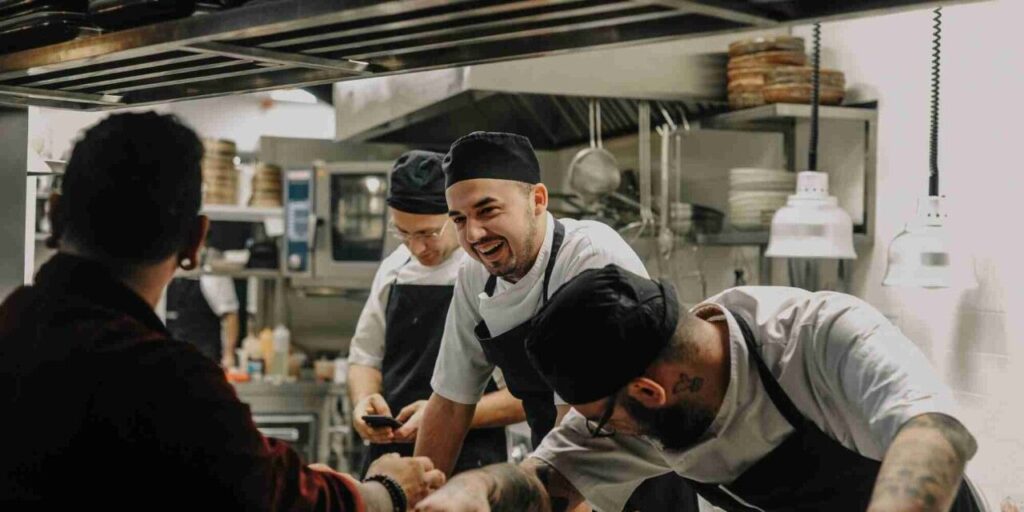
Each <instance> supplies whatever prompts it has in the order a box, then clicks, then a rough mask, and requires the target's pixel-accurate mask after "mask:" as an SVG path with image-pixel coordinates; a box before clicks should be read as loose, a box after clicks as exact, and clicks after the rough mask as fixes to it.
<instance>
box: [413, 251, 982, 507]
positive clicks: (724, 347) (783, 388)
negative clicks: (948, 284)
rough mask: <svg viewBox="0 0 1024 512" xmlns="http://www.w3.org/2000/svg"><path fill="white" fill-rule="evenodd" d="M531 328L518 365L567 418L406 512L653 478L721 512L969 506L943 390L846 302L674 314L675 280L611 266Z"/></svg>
mask: <svg viewBox="0 0 1024 512" xmlns="http://www.w3.org/2000/svg"><path fill="white" fill-rule="evenodd" d="M532 327H533V331H532V335H531V336H530V338H529V339H528V340H527V343H526V346H527V352H528V354H529V358H530V360H531V361H532V362H533V363H534V365H535V366H536V368H537V369H538V371H539V372H540V373H541V374H542V375H543V376H544V380H545V381H546V382H548V383H549V384H550V385H551V386H552V387H553V388H554V389H555V391H557V392H558V393H559V395H560V396H562V397H563V398H565V399H566V400H567V401H568V402H569V403H571V404H572V405H573V409H574V411H573V412H572V413H570V414H569V416H568V417H567V418H566V420H565V421H564V422H563V423H562V424H561V425H560V426H559V427H557V428H555V429H554V430H553V431H552V432H551V433H550V434H549V435H548V436H547V437H546V438H545V439H544V443H543V444H542V445H541V446H540V448H539V449H538V450H537V451H536V452H535V453H534V455H533V457H532V458H531V459H528V460H527V461H526V462H525V463H524V464H523V465H521V466H519V467H514V466H510V465H508V464H504V465H496V466H490V467H488V468H485V469H483V470H478V471H474V472H469V473H465V474H464V475H462V476H460V477H457V478H455V479H453V480H452V482H450V483H449V485H448V486H447V487H445V488H442V489H441V490H440V491H438V493H437V494H436V495H434V496H432V497H429V498H427V499H426V500H425V501H424V502H422V503H421V504H420V505H419V506H418V507H417V508H416V510H418V511H431V512H435V511H454V510H459V511H475V510H548V507H550V508H551V509H555V510H560V509H564V508H565V507H566V506H571V505H573V504H574V503H577V502H579V501H580V500H581V499H582V498H586V499H587V500H588V501H589V502H591V503H592V504H594V505H595V506H596V507H597V508H599V509H600V510H602V511H612V510H616V511H617V510H622V507H623V504H624V503H625V499H626V498H627V497H628V496H629V493H630V492H631V490H632V488H633V487H635V486H636V485H637V483H639V482H640V481H642V480H644V479H645V478H649V477H651V476H654V475H659V474H663V473H672V474H678V475H680V476H682V477H683V478H685V479H686V480H687V481H688V482H689V483H690V484H691V485H692V487H693V488H695V489H696V490H697V492H698V493H699V494H700V495H701V497H702V498H704V499H706V500H707V501H710V502H711V503H713V504H714V505H715V506H717V507H719V508H721V509H724V510H726V511H728V512H740V511H752V510H753V511H757V510H760V511H826V510H827V511H839V512H847V511H848V512H863V511H864V510H869V511H871V512H881V511H936V512H944V511H949V510H956V511H975V510H980V508H979V506H978V504H977V503H976V502H975V498H974V497H973V495H972V493H971V492H970V489H969V485H968V484H966V480H964V479H963V471H964V466H965V464H966V463H967V461H968V460H969V459H970V458H971V457H972V456H973V454H974V452H975V450H976V445H975V441H974V439H973V438H972V437H971V434H970V433H969V432H967V430H966V429H965V428H964V427H963V425H961V423H960V422H959V421H958V420H957V419H956V416H955V414H956V412H955V408H954V406H953V404H952V399H951V393H950V391H949V389H948V388H946V387H945V386H944V385H943V384H942V383H941V382H940V380H939V379H938V378H937V376H936V374H935V371H934V369H933V368H932V367H931V366H930V365H929V363H928V361H927V359H926V358H925V357H924V356H923V355H922V354H921V352H920V351H918V350H917V348H916V347H915V346H914V344H913V343H911V342H910V340H908V339H907V338H906V337H905V336H903V334H902V333H900V331H899V330H898V329H896V328H895V327H893V326H892V324H890V323H889V322H888V320H886V318H885V317H884V316H882V314H881V313H879V312H878V311H877V310H876V309H874V308H873V307H871V306H870V305H868V304H866V303H865V302H863V301H861V300H859V299H857V298H855V297H851V296H849V295H844V294H840V293H831V292H819V293H811V292H808V291H806V290H800V289H796V288H782V287H743V288H733V289H730V290H726V291H724V292H722V293H721V294H719V295H716V296H714V297H712V298H710V299H708V300H707V301H705V302H704V303H703V304H700V305H698V306H697V307H696V308H695V309H693V310H692V311H686V310H680V307H679V303H678V301H677V299H676V294H675V290H674V289H673V287H672V285H671V284H666V283H660V282H655V281H651V280H650V279H647V278H646V277H643V276H640V275H637V274H634V273H632V272H630V271H628V270H626V269H623V268H621V267H618V266H615V265H609V266H607V267H605V268H603V269H595V270H588V271H586V272H583V273H581V274H580V275H578V276H576V277H575V278H574V279H573V280H572V281H571V282H569V283H568V284H567V285H565V286H564V287H563V288H562V289H561V290H559V291H558V292H557V293H555V294H554V295H553V296H552V297H551V300H550V301H549V302H548V304H547V305H546V306H545V307H544V308H543V309H542V310H541V311H540V313H538V315H537V316H536V318H535V319H534V321H533V325H532ZM488 507H489V508H488ZM658 510H672V509H671V508H667V509H658Z"/></svg>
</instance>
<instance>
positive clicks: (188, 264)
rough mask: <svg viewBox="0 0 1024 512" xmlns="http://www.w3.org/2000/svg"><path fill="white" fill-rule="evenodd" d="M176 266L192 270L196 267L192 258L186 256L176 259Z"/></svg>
mask: <svg viewBox="0 0 1024 512" xmlns="http://www.w3.org/2000/svg"><path fill="white" fill-rule="evenodd" d="M178 266H179V267H181V269H182V270H194V269H195V268H196V264H195V263H194V262H193V261H192V258H189V257H188V256H186V257H184V258H181V260H179V261H178Z"/></svg>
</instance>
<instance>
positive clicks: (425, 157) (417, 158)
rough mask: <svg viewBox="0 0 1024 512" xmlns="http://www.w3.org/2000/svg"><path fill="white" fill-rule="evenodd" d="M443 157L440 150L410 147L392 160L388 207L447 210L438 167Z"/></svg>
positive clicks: (434, 212) (424, 211)
mask: <svg viewBox="0 0 1024 512" xmlns="http://www.w3.org/2000/svg"><path fill="white" fill-rule="evenodd" d="M443 158H444V155H442V154H440V153H434V152H432V151H420V150H414V151H410V152H408V153H406V154H404V155H402V156H401V157H399V158H398V160H395V165H394V167H392V168H391V186H390V187H388V206H390V207H392V208H394V209H396V210H401V211H403V212H406V213H416V214H424V215H440V214H444V213H448V202H447V201H446V200H445V197H444V190H445V188H444V172H443V171H442V170H441V160H442V159H443Z"/></svg>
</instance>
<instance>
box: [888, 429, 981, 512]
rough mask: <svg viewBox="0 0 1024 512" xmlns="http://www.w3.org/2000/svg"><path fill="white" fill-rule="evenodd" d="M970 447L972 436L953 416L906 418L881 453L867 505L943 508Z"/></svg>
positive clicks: (971, 450) (970, 453) (955, 487)
mask: <svg viewBox="0 0 1024 512" xmlns="http://www.w3.org/2000/svg"><path fill="white" fill-rule="evenodd" d="M936 434H938V435H936ZM975 451H977V443H976V442H975V440H974V438H973V437H972V436H971V434H970V433H969V432H967V429H965V428H964V427H963V425H961V424H960V423H959V422H958V421H956V420H955V419H953V418H950V417H949V416H945V415H943V414H934V413H933V414H923V415H920V416H917V417H915V418H913V419H911V420H910V421H908V422H907V423H906V424H905V425H904V426H903V427H902V428H901V429H900V431H899V433H898V434H897V435H896V438H895V439H894V440H893V443H892V445H891V446H890V447H889V450H888V451H887V452H886V454H885V458H884V460H883V461H882V468H881V469H880V470H879V473H878V480H877V481H876V482H875V490H874V494H873V495H872V504H873V505H878V509H879V510H883V509H884V510H887V509H889V507H895V508H898V509H909V508H911V507H913V508H914V509H915V510H925V511H936V512H943V511H945V510H947V509H948V508H949V506H950V504H951V503H952V501H953V499H954V498H955V497H956V493H957V491H958V489H959V486H960V480H961V477H962V476H963V470H964V465H965V464H966V463H967V461H968V460H969V459H970V458H971V457H973V456H974V453H975ZM882 504H887V505H888V507H887V506H884V505H882Z"/></svg>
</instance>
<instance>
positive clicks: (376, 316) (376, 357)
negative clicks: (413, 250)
mask: <svg viewBox="0 0 1024 512" xmlns="http://www.w3.org/2000/svg"><path fill="white" fill-rule="evenodd" d="M404 247H405V246H401V247H399V249H398V250H396V251H395V252H393V253H391V255H390V256H388V257H387V258H385V259H384V261H382V262H381V264H380V267H379V268H378V269H377V274H376V275H374V276H373V283H372V284H371V285H370V296H369V297H367V299H366V303H365V304H363V311H362V312H361V313H359V320H358V321H357V322H356V331H355V334H353V335H352V341H351V342H350V344H349V349H348V363H349V364H357V365H360V366H369V367H370V368H376V369H378V370H380V369H381V367H382V365H383V362H384V331H385V323H386V317H385V315H386V313H385V309H386V308H387V300H388V291H389V290H390V288H391V283H393V282H395V279H396V278H397V277H398V270H399V269H400V268H401V267H402V265H404V264H405V262H406V261H408V259H409V255H408V254H407V253H404V254H403V252H402V250H401V249H402V248H404Z"/></svg>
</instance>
